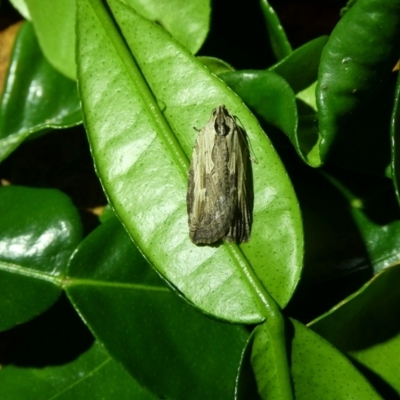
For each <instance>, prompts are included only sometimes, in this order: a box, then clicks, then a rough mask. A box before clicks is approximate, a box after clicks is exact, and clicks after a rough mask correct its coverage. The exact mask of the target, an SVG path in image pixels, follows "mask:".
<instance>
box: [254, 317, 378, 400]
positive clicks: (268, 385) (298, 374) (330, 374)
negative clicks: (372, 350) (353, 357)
mask: <svg viewBox="0 0 400 400" xmlns="http://www.w3.org/2000/svg"><path fill="white" fill-rule="evenodd" d="M291 323H292V329H293V333H292V334H293V337H292V339H291V356H290V358H291V370H292V379H293V385H294V393H295V398H296V399H299V400H302V399H304V400H308V399H326V400H330V399H332V400H338V399H349V398H352V399H360V400H361V399H380V398H381V397H380V396H379V395H378V394H377V393H376V392H375V390H374V389H373V388H372V387H371V385H370V384H369V383H368V381H367V380H366V379H365V378H364V377H363V376H362V375H361V374H360V373H359V372H358V371H357V369H356V368H355V367H354V366H353V365H352V364H351V363H350V361H349V360H347V359H346V357H345V356H343V355H342V354H341V353H340V352H339V351H337V350H336V349H335V348H334V347H333V346H332V345H331V344H330V343H329V342H327V341H325V340H324V339H322V338H321V337H320V336H318V335H317V334H315V333H314V332H312V331H311V330H309V329H308V328H307V327H305V326H304V325H302V324H301V323H300V322H298V321H295V320H291ZM273 346H274V343H273V342H271V340H270V337H269V334H268V331H267V330H266V329H265V325H264V324H262V325H259V326H258V327H257V328H256V331H255V333H254V346H253V351H252V364H253V367H254V372H255V374H256V380H257V384H258V390H259V393H260V395H261V398H262V399H267V398H268V399H277V400H278V399H280V398H281V397H280V396H281V395H280V392H279V391H277V387H276V376H275V368H274V365H273V364H272V363H271V361H270V360H271V353H272V352H273Z"/></svg>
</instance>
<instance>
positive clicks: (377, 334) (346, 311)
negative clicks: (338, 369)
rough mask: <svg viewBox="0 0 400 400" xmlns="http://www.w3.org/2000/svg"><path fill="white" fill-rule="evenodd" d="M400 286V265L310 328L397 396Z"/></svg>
mask: <svg viewBox="0 0 400 400" xmlns="http://www.w3.org/2000/svg"><path fill="white" fill-rule="evenodd" d="M399 284H400V266H399V265H396V266H393V267H391V268H387V269H386V270H384V271H382V272H381V273H380V274H378V275H377V276H375V277H374V278H373V279H372V280H370V281H369V282H368V283H367V284H365V285H364V286H363V287H362V288H361V289H360V290H359V291H357V292H356V293H354V294H352V295H351V296H349V297H348V298H347V299H345V300H343V301H341V302H340V304H338V305H337V306H336V307H335V308H333V309H332V310H331V311H329V312H328V313H326V314H324V315H323V316H321V317H319V318H318V319H317V320H315V321H314V322H312V323H311V326H310V327H311V329H313V330H314V331H315V332H318V333H319V334H320V335H322V336H323V337H324V338H326V339H327V340H329V341H330V342H331V343H333V344H334V345H335V346H336V347H337V348H338V349H339V350H341V351H343V352H347V353H349V354H350V355H351V357H352V358H354V359H355V360H357V361H358V362H360V363H361V364H362V365H364V366H365V367H367V370H368V371H370V372H371V371H372V372H373V373H374V374H376V376H379V377H380V379H382V380H383V382H385V383H386V384H387V385H390V386H391V387H392V388H393V389H394V390H395V391H396V393H397V395H399V394H400V379H399V374H398V358H397V357H396V355H398V354H400V325H399V320H398V315H399V312H400V309H399V304H400V293H399V290H398V287H399ZM343 332H346V334H343ZM385 398H389V397H385Z"/></svg>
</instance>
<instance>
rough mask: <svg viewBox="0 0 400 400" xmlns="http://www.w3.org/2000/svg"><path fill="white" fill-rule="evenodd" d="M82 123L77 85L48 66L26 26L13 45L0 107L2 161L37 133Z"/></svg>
mask: <svg viewBox="0 0 400 400" xmlns="http://www.w3.org/2000/svg"><path fill="white" fill-rule="evenodd" d="M81 122H82V115H81V110H80V104H79V97H78V91H77V88H76V83H75V82H72V81H71V80H69V79H67V78H65V77H64V76H63V75H61V74H60V73H59V72H57V71H56V70H55V69H54V68H53V67H52V66H51V65H50V64H49V63H48V62H47V60H46V59H45V58H44V57H43V54H42V52H41V50H40V48H39V45H38V43H37V40H36V37H35V33H34V31H33V28H32V24H31V23H29V22H26V23H25V24H23V26H22V27H21V29H20V31H19V33H18V37H17V39H16V42H15V45H14V52H13V55H12V59H11V63H10V68H9V72H8V75H7V80H6V84H5V87H4V91H3V95H2V98H1V103H0V160H3V159H4V158H6V157H7V156H8V155H9V154H10V153H11V152H12V151H14V150H15V149H16V148H17V147H18V146H19V145H20V144H21V143H22V142H23V141H24V140H25V139H26V138H28V137H29V136H31V135H32V134H34V133H37V132H41V131H44V130H47V129H57V128H67V127H70V126H74V125H77V124H80V123H81Z"/></svg>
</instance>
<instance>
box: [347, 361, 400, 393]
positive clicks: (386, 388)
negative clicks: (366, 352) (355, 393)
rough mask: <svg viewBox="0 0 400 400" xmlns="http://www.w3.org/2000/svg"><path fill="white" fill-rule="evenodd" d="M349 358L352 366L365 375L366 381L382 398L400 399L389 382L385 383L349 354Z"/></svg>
mask: <svg viewBox="0 0 400 400" xmlns="http://www.w3.org/2000/svg"><path fill="white" fill-rule="evenodd" d="M349 358H350V360H351V362H352V363H353V364H354V366H355V367H356V368H357V369H358V370H359V371H360V372H361V373H362V374H363V375H364V376H365V378H366V379H367V380H368V382H369V383H370V384H371V385H372V386H373V387H374V388H375V390H376V391H377V392H378V393H379V394H380V395H381V396H382V398H384V399H385V400H400V395H399V394H398V393H397V391H396V390H395V389H394V388H393V387H392V386H390V384H389V383H387V382H386V381H385V380H384V379H382V378H381V377H380V376H379V375H378V374H376V373H375V372H374V371H372V370H370V369H369V368H367V367H366V366H365V365H363V364H361V363H360V362H358V361H357V360H355V359H354V358H352V357H351V356H349Z"/></svg>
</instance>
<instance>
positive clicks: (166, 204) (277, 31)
mask: <svg viewBox="0 0 400 400" xmlns="http://www.w3.org/2000/svg"><path fill="white" fill-rule="evenodd" d="M12 3H13V4H14V5H15V7H17V8H18V9H19V10H20V12H21V13H23V15H24V16H25V17H26V18H28V19H29V20H30V21H26V22H24V23H23V25H22V27H21V28H20V30H19V32H18V35H17V37H16V40H15V43H14V48H13V52H12V54H11V56H10V63H9V68H8V72H7V75H6V80H5V85H4V88H3V92H2V97H1V99H0V160H1V161H2V164H1V165H0V178H1V179H2V183H3V186H2V187H0V207H1V210H2V213H1V214H0V227H1V229H0V277H1V280H0V287H1V290H0V304H1V310H2V311H1V313H0V328H1V330H2V333H1V335H2V337H4V338H6V339H7V340H6V341H5V343H6V344H7V342H8V344H9V346H2V347H5V349H2V352H1V354H0V355H1V357H2V359H1V362H2V364H3V365H2V369H1V371H0V397H1V398H2V399H16V398H18V399H42V398H43V399H47V398H62V399H70V398H71V399H72V398H74V399H83V398H90V399H97V398H102V399H115V398H122V399H124V398H135V399H158V398H166V399H232V398H235V399H250V398H251V399H264V398H265V399H267V398H268V399H294V398H296V399H328V400H329V399H335V400H337V399H345V398H346V399H347V398H352V399H362V400H364V399H370V398H371V399H379V398H385V399H386V398H388V399H391V398H399V396H400V379H399V374H398V372H397V371H398V369H399V355H400V354H399V353H400V334H399V333H400V326H399V323H398V319H397V315H398V308H399V304H400V299H399V294H398V293H399V292H398V290H396V289H397V286H398V285H399V283H400V266H399V261H400V252H399V248H400V247H399V244H400V213H399V210H398V204H400V195H399V189H398V188H399V181H398V179H399V176H400V162H399V156H398V152H399V150H398V147H399V135H400V133H399V132H400V129H399V124H400V122H399V121H400V111H399V110H400V108H399V97H400V83H398V82H397V83H396V78H397V75H398V74H397V71H396V69H395V68H394V67H395V64H396V61H397V59H398V56H399V52H398V42H399V38H400V0H358V1H356V2H352V3H351V6H350V4H349V7H348V8H347V10H346V12H345V13H344V14H343V17H342V18H341V19H340V21H339V22H338V23H337V25H336V27H335V29H334V30H333V32H332V33H331V35H330V36H329V37H325V36H324V37H319V38H316V39H313V40H311V41H309V42H307V43H305V44H304V45H302V46H301V47H299V48H296V49H292V45H291V44H290V42H289V40H288V38H287V36H286V34H285V31H284V29H283V27H282V25H281V24H280V21H279V18H278V16H277V14H276V13H275V11H274V10H273V9H272V7H271V6H270V5H269V4H268V2H267V1H266V0H261V1H260V4H259V9H258V15H259V16H260V18H264V24H265V32H266V33H265V36H266V37H268V38H269V40H270V48H271V49H272V52H273V54H274V55H275V61H271V62H270V64H269V65H268V66H267V65H266V66H265V68H264V69H241V70H235V69H234V67H232V66H231V65H230V64H228V63H227V62H226V61H223V60H221V59H218V58H216V57H210V56H209V54H206V53H205V50H203V53H200V54H201V55H200V56H196V55H195V54H196V53H198V51H199V49H200V48H201V47H202V46H203V45H204V49H207V48H208V47H207V41H206V38H207V34H208V32H209V25H210V18H211V17H210V2H209V1H208V0H193V1H190V2H185V1H182V0H174V1H168V2H159V1H145V0H104V1H102V0H76V1H70V0H69V1H61V0H60V1H57V2H54V1H50V0H35V1H33V0H25V1H22V0H19V1H16V0H14V1H12ZM338 14H339V10H338ZM213 20H215V21H216V23H219V21H218V15H215V16H213ZM251 23H252V21H243V26H245V24H249V25H250V24H251ZM74 27H75V28H74ZM210 38H213V36H212V35H210ZM207 40H209V39H207ZM214 40H215V38H214ZM264 45H265V48H264V49H261V50H260V49H258V52H259V53H262V52H266V51H268V48H269V47H268V46H267V44H264ZM237 51H238V52H240V51H243V52H244V51H245V49H244V48H243V49H241V48H240V46H238V50H237ZM221 54H222V53H221ZM213 55H214V56H215V54H213ZM249 67H251V65H250V66H249ZM219 104H225V105H226V106H227V107H228V109H229V110H230V112H231V113H232V114H233V115H235V116H236V118H237V121H238V123H240V125H241V126H242V127H243V128H244V130H245V131H246V135H247V137H248V141H249V146H250V152H251V158H252V177H253V182H254V212H253V218H254V221H253V226H252V234H251V239H250V241H249V242H248V243H243V244H241V245H236V244H232V243H220V244H216V245H213V246H196V245H194V244H193V243H191V242H190V240H189V236H188V226H187V213H186V190H187V173H188V168H189V158H190V156H191V153H192V148H193V145H194V142H195V139H196V135H197V132H196V130H194V129H193V127H196V128H200V127H202V126H204V124H205V123H206V121H207V120H208V119H209V116H210V113H211V110H212V109H213V108H215V107H216V106H218V105H219ZM82 122H83V124H82ZM61 133H63V135H61ZM76 134H78V135H79V136H80V137H86V136H87V139H88V142H89V146H90V153H91V157H92V159H93V163H94V167H95V171H96V174H97V176H98V180H99V182H100V184H101V187H102V189H103V191H104V193H105V196H106V199H107V203H108V205H107V206H106V208H105V209H104V211H103V213H102V215H101V216H100V218H99V219H98V220H96V223H95V226H93V225H90V224H88V223H87V221H86V220H85V219H82V218H83V215H84V214H85V213H84V212H83V210H82V209H81V208H80V207H79V206H78V205H77V203H79V201H78V200H77V199H78V198H77V197H74V196H72V200H73V201H74V202H72V201H71V199H70V198H69V197H68V196H67V195H66V194H65V193H62V191H60V190H57V189H56V188H60V187H61V188H63V187H62V185H53V186H52V185H49V184H48V183H47V182H43V181H42V179H41V178H40V177H33V178H32V179H30V180H27V179H25V180H24V179H20V181H22V182H24V183H25V186H18V185H17V183H18V181H19V180H18V179H15V180H13V179H10V182H8V181H7V180H6V179H5V178H6V176H7V171H9V170H10V169H13V168H14V170H15V169H18V167H19V161H18V160H20V159H21V157H25V158H27V159H28V160H30V158H29V157H30V155H31V154H32V153H33V154H35V153H36V152H37V151H38V149H41V150H42V148H43V149H44V150H42V152H40V154H41V157H44V159H47V158H50V157H51V156H53V155H54V154H52V153H56V149H60V148H63V149H64V148H71V149H72V151H71V152H70V153H69V154H71V155H72V156H70V158H68V160H65V159H62V162H63V164H62V168H63V169H65V171H67V173H69V172H70V169H72V166H74V167H77V168H78V171H80V173H81V174H82V173H83V169H80V168H81V167H80V165H79V162H78V160H79V154H80V153H81V152H82V151H84V149H83V148H84V147H85V145H84V144H82V141H81V142H78V143H79V145H78V146H75V142H74V141H73V137H74V135H76ZM85 134H86V136H84V135H85ZM57 135H59V136H57ZM50 137H57V138H59V139H57V140H59V141H60V144H59V147H53V148H52V149H51V150H48V149H46V148H45V146H43V143H44V141H45V140H47V138H50ZM56 157H57V155H56ZM35 160H36V161H35V162H37V160H38V158H36V159H35ZM28 162H29V161H28ZM33 167H34V166H32V168H33ZM21 174H22V173H21ZM14 176H15V175H14ZM27 182H29V183H27ZM10 183H11V184H10ZM29 186H31V187H29ZM80 188H81V194H80V195H81V196H83V197H85V196H90V186H88V188H86V186H85V183H83V184H82V185H81V187H80ZM85 189H86V192H85ZM65 191H66V192H68V190H65ZM74 203H75V204H74ZM92 218H93V217H92ZM82 321H83V323H82ZM24 332H25V333H24ZM44 338H47V340H44ZM12 343H17V345H16V346H15V347H16V348H15V349H13V346H12Z"/></svg>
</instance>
